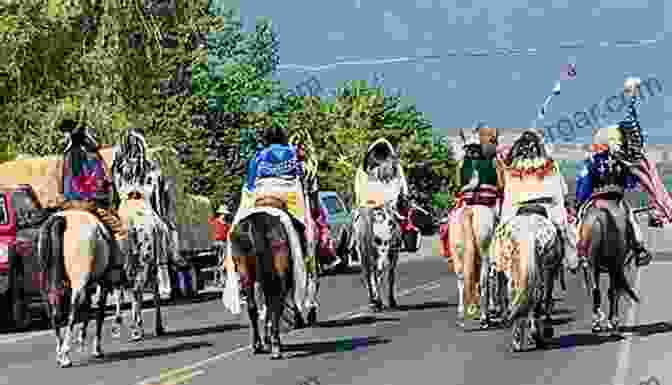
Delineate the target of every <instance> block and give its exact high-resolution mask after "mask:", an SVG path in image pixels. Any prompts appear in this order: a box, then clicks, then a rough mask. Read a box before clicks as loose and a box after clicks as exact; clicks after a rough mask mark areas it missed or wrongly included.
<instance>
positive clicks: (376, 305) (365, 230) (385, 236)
mask: <svg viewBox="0 0 672 385" xmlns="http://www.w3.org/2000/svg"><path fill="white" fill-rule="evenodd" d="M392 204H393V202H391V201H390V202H387V203H385V204H384V205H383V206H382V207H381V206H376V207H362V208H360V209H359V213H358V216H357V219H356V221H355V223H354V229H355V234H354V236H355V239H356V243H355V244H356V248H357V252H358V253H359V255H360V256H361V261H362V265H363V267H364V269H363V273H364V280H365V282H366V286H367V289H368V292H369V305H370V307H371V308H372V309H373V310H374V311H381V310H382V309H383V302H382V300H381V298H380V290H379V289H380V285H381V284H382V281H383V277H384V276H385V275H387V284H388V287H387V290H388V296H387V298H388V305H389V307H390V308H392V309H394V308H397V301H396V299H395V292H394V285H395V275H396V268H397V263H398V261H399V248H400V246H401V231H400V230H399V222H398V221H399V219H400V218H401V216H400V215H399V214H398V213H397V212H396V211H395V210H394V209H393V208H392V207H391V205H392ZM395 214H396V215H395Z"/></svg>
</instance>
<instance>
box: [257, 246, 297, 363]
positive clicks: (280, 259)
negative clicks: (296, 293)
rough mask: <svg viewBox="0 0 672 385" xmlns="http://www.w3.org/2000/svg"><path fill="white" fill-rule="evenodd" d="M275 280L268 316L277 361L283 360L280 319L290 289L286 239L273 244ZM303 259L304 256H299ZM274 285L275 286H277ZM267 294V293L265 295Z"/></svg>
mask: <svg viewBox="0 0 672 385" xmlns="http://www.w3.org/2000/svg"><path fill="white" fill-rule="evenodd" d="M273 246H274V247H273V248H272V249H273V269H272V272H273V279H272V280H271V281H272V282H274V284H275V285H277V286H276V287H275V288H274V289H275V290H271V291H270V293H272V294H271V295H267V296H266V298H269V300H270V307H269V310H268V312H267V314H270V316H271V317H272V319H271V321H272V326H271V332H272V336H271V359H274V360H277V359H281V358H282V344H281V342H280V318H281V317H282V311H283V307H284V303H285V299H286V297H287V294H288V292H289V287H290V282H289V279H290V274H289V273H288V272H289V253H290V251H289V247H288V246H289V242H288V239H287V238H286V237H285V238H284V239H280V240H277V241H274V242H273ZM298 257H299V258H301V257H302V256H298ZM275 285H274V286H275ZM265 294H266V293H265Z"/></svg>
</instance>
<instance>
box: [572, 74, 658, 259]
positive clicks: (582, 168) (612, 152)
mask: <svg viewBox="0 0 672 385" xmlns="http://www.w3.org/2000/svg"><path fill="white" fill-rule="evenodd" d="M626 85H627V82H626ZM636 103H637V98H636V95H632V98H631V103H630V106H629V107H630V108H629V110H628V115H627V116H626V119H625V120H623V121H621V122H620V123H619V124H618V125H617V126H612V127H609V128H607V129H601V130H598V131H597V132H595V135H594V138H593V146H592V154H591V156H590V157H589V158H587V159H586V160H584V162H582V163H581V164H580V165H579V170H578V172H577V177H576V205H577V211H578V213H579V214H578V220H579V225H580V224H581V222H582V220H583V217H584V216H585V213H586V212H587V211H588V210H587V208H588V207H591V206H592V205H593V202H594V201H595V198H598V197H600V196H602V195H606V194H610V193H613V192H617V193H621V194H622V193H623V192H624V191H626V190H632V189H635V188H636V187H637V185H638V182H640V180H639V178H637V176H635V175H633V173H632V171H633V164H634V165H636V164H638V162H639V161H640V160H641V158H642V157H643V156H644V155H643V151H642V149H643V144H644V143H643V140H642V132H641V127H640V126H639V122H638V120H637V115H636V110H635V104H636ZM614 161H621V162H622V163H624V164H625V165H626V166H627V167H626V171H625V175H621V173H619V172H618V169H617V168H616V167H612V165H613V162H614ZM620 203H621V207H623V209H624V210H625V211H626V212H627V213H628V216H627V224H628V231H627V233H628V241H629V243H630V248H631V249H632V250H633V252H634V253H635V255H636V264H637V266H645V265H648V264H649V263H650V262H651V260H652V258H653V257H652V255H651V253H650V252H649V251H648V250H647V249H646V248H645V247H644V244H643V237H642V232H641V230H640V228H639V224H638V223H637V221H636V219H635V216H634V214H633V211H632V209H631V208H630V205H629V204H628V202H627V201H626V200H625V199H621V200H620ZM588 247H589V244H588V242H587V241H586V240H579V241H578V243H577V249H578V251H579V255H580V257H581V259H582V261H585V259H586V258H587V257H588Z"/></svg>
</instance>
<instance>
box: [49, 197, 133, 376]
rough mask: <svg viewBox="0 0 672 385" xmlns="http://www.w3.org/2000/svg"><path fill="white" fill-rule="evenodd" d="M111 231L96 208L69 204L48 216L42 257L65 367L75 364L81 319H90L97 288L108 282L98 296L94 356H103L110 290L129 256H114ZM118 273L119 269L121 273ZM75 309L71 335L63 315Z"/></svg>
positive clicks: (58, 354) (61, 362)
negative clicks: (76, 334)
mask: <svg viewBox="0 0 672 385" xmlns="http://www.w3.org/2000/svg"><path fill="white" fill-rule="evenodd" d="M110 239H111V234H110V233H109V231H108V230H107V229H106V228H105V227H104V226H103V225H102V224H101V223H100V221H98V219H97V218H96V217H95V216H94V215H93V214H91V213H89V212H87V211H84V210H66V211H64V212H61V213H58V214H55V215H53V216H52V217H50V218H49V219H47V221H46V222H45V223H44V224H43V226H42V230H41V233H40V238H39V242H38V251H37V255H38V260H39V261H40V263H41V264H42V269H43V271H46V272H47V279H48V282H49V283H48V299H49V301H48V303H49V313H50V318H51V325H52V327H53V329H54V332H55V334H56V339H57V345H56V361H57V363H58V365H59V366H60V367H69V366H72V360H71V359H70V344H71V340H72V337H73V333H74V327H75V323H76V322H78V321H83V323H84V328H85V327H86V325H87V323H88V312H89V310H90V305H91V291H92V290H94V289H95V285H96V284H99V285H100V286H101V287H102V290H101V295H100V296H99V298H98V304H97V306H98V313H97V316H96V336H95V339H94V344H93V347H92V351H91V353H92V355H93V356H94V357H102V355H103V351H102V348H101V343H102V330H103V321H104V318H105V305H106V302H107V295H108V293H109V291H110V289H111V287H112V286H113V285H116V284H118V283H119V282H120V280H121V277H120V275H121V274H120V273H119V270H120V269H121V268H122V267H123V261H113V260H112V256H113V253H112V249H111V244H110V242H111V241H110ZM115 273H116V274H115ZM67 315H69V317H68V322H67V329H66V333H65V337H64V338H61V332H60V321H61V320H62V319H64V317H65V316H67Z"/></svg>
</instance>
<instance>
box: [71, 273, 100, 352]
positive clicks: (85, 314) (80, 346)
mask: <svg viewBox="0 0 672 385" xmlns="http://www.w3.org/2000/svg"><path fill="white" fill-rule="evenodd" d="M99 287H100V286H99ZM83 301H84V302H83V303H82V306H81V309H80V312H79V314H80V319H79V321H80V324H81V325H80V328H81V329H80V330H79V335H78V337H77V341H76V344H77V351H78V352H79V353H82V352H84V350H85V348H86V332H87V330H88V328H89V320H90V312H91V298H90V297H89V295H88V293H87V294H86V295H84V300H83Z"/></svg>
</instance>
